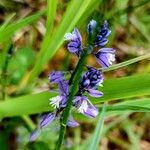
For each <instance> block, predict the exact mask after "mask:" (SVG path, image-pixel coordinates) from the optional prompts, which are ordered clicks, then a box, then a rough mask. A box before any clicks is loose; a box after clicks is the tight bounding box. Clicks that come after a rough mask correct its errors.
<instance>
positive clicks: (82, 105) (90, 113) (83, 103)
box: [74, 96, 98, 118]
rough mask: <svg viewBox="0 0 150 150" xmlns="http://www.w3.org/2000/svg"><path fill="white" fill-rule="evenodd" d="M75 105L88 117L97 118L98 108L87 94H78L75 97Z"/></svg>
mask: <svg viewBox="0 0 150 150" xmlns="http://www.w3.org/2000/svg"><path fill="white" fill-rule="evenodd" d="M74 106H75V107H77V108H78V111H79V112H80V113H82V114H83V115H85V116H87V117H90V118H95V117H96V116H97V115H98V109H97V108H96V107H95V106H93V105H92V103H91V102H90V101H89V100H88V98H87V97H86V96H77V97H76V98H75V99H74Z"/></svg>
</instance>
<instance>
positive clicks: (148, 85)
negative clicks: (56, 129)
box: [0, 74, 150, 117]
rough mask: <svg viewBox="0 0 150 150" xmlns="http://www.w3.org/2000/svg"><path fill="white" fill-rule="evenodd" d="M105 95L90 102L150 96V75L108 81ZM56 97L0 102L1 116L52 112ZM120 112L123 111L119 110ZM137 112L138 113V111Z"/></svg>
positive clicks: (45, 94) (47, 95) (36, 96)
mask: <svg viewBox="0 0 150 150" xmlns="http://www.w3.org/2000/svg"><path fill="white" fill-rule="evenodd" d="M103 93H104V96H103V97H101V98H100V99H99V100H97V99H94V98H92V97H90V100H91V101H92V102H93V103H94V104H100V103H101V102H105V101H110V100H117V99H123V98H129V97H130V98H131V97H137V96H144V95H150V74H145V75H136V76H131V77H123V78H119V79H111V80H106V81H105V82H104V87H103ZM56 95H57V94H56V93H50V92H42V93H38V94H30V95H26V96H21V97H18V98H12V99H7V100H6V101H4V102H0V116H1V117H6V116H19V115H25V114H35V113H41V112H46V111H50V110H52V108H51V106H50V105H49V101H48V100H49V98H50V97H54V96H56ZM136 103H137V105H135V103H134V105H135V106H139V105H138V102H136ZM32 104H34V105H32ZM139 104H141V107H149V106H148V105H146V106H145V105H144V104H142V102H141V101H140V102H139ZM122 105H129V103H127V104H126V103H125V102H124V103H123V104H122ZM131 106H132V105H131ZM113 107H114V108H115V109H116V107H117V108H118V109H119V108H120V106H113ZM113 107H111V108H109V106H108V110H110V109H112V108H113ZM130 108H131V107H130ZM128 110H129V109H128ZM119 111H121V110H120V109H119ZM135 111H137V109H136V110H135Z"/></svg>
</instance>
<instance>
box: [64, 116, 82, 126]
mask: <svg viewBox="0 0 150 150" xmlns="http://www.w3.org/2000/svg"><path fill="white" fill-rule="evenodd" d="M67 126H68V127H72V128H74V127H78V126H79V123H78V122H76V121H75V120H74V119H73V117H72V116H71V117H69V119H68V122H67Z"/></svg>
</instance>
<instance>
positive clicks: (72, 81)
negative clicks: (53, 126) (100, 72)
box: [56, 49, 88, 150]
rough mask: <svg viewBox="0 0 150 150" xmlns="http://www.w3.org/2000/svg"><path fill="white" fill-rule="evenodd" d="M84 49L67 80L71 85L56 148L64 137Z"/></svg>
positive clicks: (83, 62) (84, 58)
mask: <svg viewBox="0 0 150 150" xmlns="http://www.w3.org/2000/svg"><path fill="white" fill-rule="evenodd" d="M86 51H88V49H85V53H83V55H81V58H80V60H79V62H78V64H77V67H76V68H75V70H74V72H73V75H72V77H71V78H70V81H69V84H70V85H71V87H70V92H69V96H68V100H67V105H66V108H65V110H64V112H63V119H62V121H61V128H60V133H59V139H58V144H57V147H56V150H60V148H61V145H62V142H63V139H64V135H65V131H66V124H67V121H68V117H69V114H70V110H71V106H72V100H73V97H74V96H75V94H76V92H77V88H78V83H79V80H80V76H81V74H82V71H83V68H84V65H85V60H86V56H87V52H86Z"/></svg>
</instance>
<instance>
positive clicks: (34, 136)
mask: <svg viewBox="0 0 150 150" xmlns="http://www.w3.org/2000/svg"><path fill="white" fill-rule="evenodd" d="M40 131H41V130H39V129H35V130H34V131H33V132H32V133H31V135H30V137H29V141H30V142H33V141H35V140H36V139H37V137H38V136H39V134H40Z"/></svg>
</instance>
